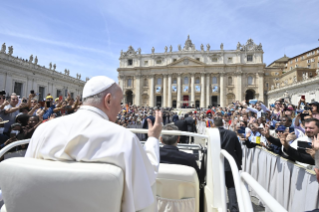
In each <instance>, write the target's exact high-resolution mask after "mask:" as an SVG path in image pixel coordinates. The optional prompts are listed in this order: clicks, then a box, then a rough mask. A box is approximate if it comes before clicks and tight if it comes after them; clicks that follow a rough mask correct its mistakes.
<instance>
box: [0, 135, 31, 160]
mask: <svg viewBox="0 0 319 212" xmlns="http://www.w3.org/2000/svg"><path fill="white" fill-rule="evenodd" d="M30 140H31V139H25V140H20V141H15V142H13V143H11V144H9V145H7V146H5V147H4V148H2V149H1V150H0V158H1V157H2V156H3V155H4V154H5V153H7V151H9V150H10V149H12V148H13V147H16V146H20V145H23V144H28V143H29V142H30Z"/></svg>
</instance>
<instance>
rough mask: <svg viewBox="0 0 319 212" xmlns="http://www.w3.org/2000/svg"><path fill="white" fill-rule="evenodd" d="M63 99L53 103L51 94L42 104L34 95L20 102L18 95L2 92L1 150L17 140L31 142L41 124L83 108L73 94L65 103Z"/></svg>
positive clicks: (0, 99) (0, 96) (0, 106)
mask: <svg viewBox="0 0 319 212" xmlns="http://www.w3.org/2000/svg"><path fill="white" fill-rule="evenodd" d="M61 97H62V96H61ZM61 97H58V98H56V99H53V97H52V96H51V94H48V95H47V96H46V98H45V99H43V100H39V99H38V96H36V94H35V93H34V92H33V91H31V92H30V94H29V96H28V97H27V98H25V97H22V98H21V97H19V96H18V95H17V94H15V93H12V94H11V95H10V96H9V95H8V94H7V93H6V92H5V91H4V90H3V91H1V92H0V149H2V148H3V147H5V146H6V145H8V144H10V143H12V142H15V141H17V140H24V139H30V138H31V137H32V135H33V133H34V132H35V130H36V128H37V127H38V126H39V125H40V124H41V123H44V122H47V121H49V120H52V119H54V118H56V117H59V116H64V115H67V114H72V113H74V112H76V111H77V110H78V108H79V107H80V106H81V104H82V102H81V101H80V97H77V98H76V100H74V99H73V98H72V97H71V95H70V94H68V97H67V98H66V99H63V98H61ZM27 146H28V145H24V146H20V147H18V148H15V149H13V150H12V151H16V150H21V149H27Z"/></svg>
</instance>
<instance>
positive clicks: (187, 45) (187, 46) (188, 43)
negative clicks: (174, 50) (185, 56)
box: [183, 35, 196, 51]
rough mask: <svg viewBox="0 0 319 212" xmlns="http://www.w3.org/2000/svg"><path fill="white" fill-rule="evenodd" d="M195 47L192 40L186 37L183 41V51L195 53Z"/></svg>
mask: <svg viewBox="0 0 319 212" xmlns="http://www.w3.org/2000/svg"><path fill="white" fill-rule="evenodd" d="M195 50H196V49H195V45H194V44H193V43H192V40H191V39H190V38H189V35H188V36H187V40H186V41H185V45H184V48H183V51H195Z"/></svg>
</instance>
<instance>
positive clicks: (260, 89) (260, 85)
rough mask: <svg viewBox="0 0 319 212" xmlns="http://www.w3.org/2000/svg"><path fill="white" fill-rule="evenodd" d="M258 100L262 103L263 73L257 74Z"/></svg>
mask: <svg viewBox="0 0 319 212" xmlns="http://www.w3.org/2000/svg"><path fill="white" fill-rule="evenodd" d="M258 85H259V86H258V93H259V97H258V100H260V101H264V73H258Z"/></svg>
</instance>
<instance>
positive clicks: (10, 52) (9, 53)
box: [8, 46, 13, 56]
mask: <svg viewBox="0 0 319 212" xmlns="http://www.w3.org/2000/svg"><path fill="white" fill-rule="evenodd" d="M8 49H9V52H8V55H10V56H12V54H13V46H9V47H8Z"/></svg>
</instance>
